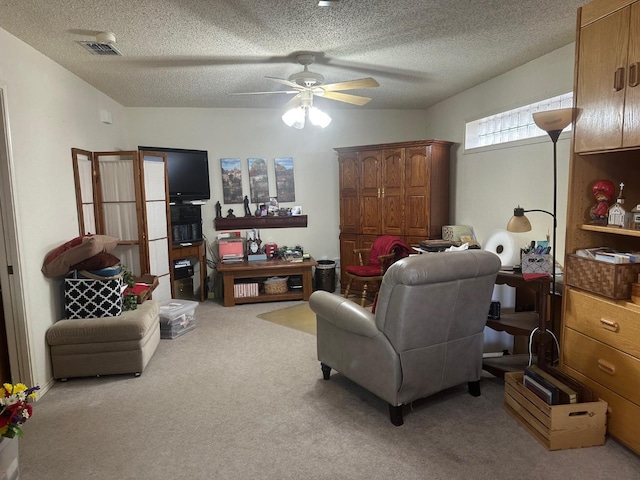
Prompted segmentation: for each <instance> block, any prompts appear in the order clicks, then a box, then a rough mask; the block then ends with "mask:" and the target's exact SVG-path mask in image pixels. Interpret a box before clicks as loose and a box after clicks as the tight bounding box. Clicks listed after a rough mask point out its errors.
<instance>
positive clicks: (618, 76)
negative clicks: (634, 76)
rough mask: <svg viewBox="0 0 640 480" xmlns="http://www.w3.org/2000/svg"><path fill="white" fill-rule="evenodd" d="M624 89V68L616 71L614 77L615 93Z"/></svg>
mask: <svg viewBox="0 0 640 480" xmlns="http://www.w3.org/2000/svg"><path fill="white" fill-rule="evenodd" d="M623 88H624V67H620V68H618V69H616V72H615V74H614V75H613V91H614V92H619V91H620V90H622V89H623Z"/></svg>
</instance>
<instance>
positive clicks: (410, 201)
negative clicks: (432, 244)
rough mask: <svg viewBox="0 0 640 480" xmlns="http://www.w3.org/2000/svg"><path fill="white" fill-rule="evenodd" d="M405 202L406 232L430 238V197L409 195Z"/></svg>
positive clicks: (424, 238)
mask: <svg viewBox="0 0 640 480" xmlns="http://www.w3.org/2000/svg"><path fill="white" fill-rule="evenodd" d="M406 198H407V200H406V202H405V216H404V221H405V232H406V234H407V235H412V236H419V237H422V240H426V239H427V238H429V209H428V207H427V206H428V205H429V197H428V196H427V195H409V196H407V197H406Z"/></svg>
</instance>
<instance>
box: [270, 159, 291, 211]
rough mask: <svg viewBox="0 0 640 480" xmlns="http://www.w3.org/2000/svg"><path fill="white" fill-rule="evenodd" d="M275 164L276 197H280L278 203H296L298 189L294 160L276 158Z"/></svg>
mask: <svg viewBox="0 0 640 480" xmlns="http://www.w3.org/2000/svg"><path fill="white" fill-rule="evenodd" d="M273 162H274V166H275V171H276V192H277V193H276V196H277V197H278V202H280V203H282V202H295V201H296V188H295V182H294V179H293V158H292V157H282V158H275V159H274V160H273Z"/></svg>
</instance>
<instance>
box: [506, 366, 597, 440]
mask: <svg viewBox="0 0 640 480" xmlns="http://www.w3.org/2000/svg"><path fill="white" fill-rule="evenodd" d="M523 376H524V372H506V373H505V375H504V380H505V384H504V386H505V390H504V409H505V410H506V411H507V413H509V414H510V415H511V416H512V417H513V418H515V419H516V420H517V421H518V423H520V425H522V426H523V427H524V428H525V429H526V430H527V431H529V433H531V435H533V436H534V437H535V438H536V439H537V440H538V441H539V442H540V443H541V444H542V445H543V446H544V447H546V448H547V449H548V450H563V449H567V448H580V447H591V446H595V445H604V440H605V434H606V430H607V402H604V401H602V400H598V401H597V402H586V403H572V404H568V405H548V404H547V403H545V402H544V401H543V400H541V399H540V398H538V397H537V396H536V395H535V394H534V393H533V392H532V391H531V390H529V389H528V388H527V387H525V386H524V385H523V384H522V377H523Z"/></svg>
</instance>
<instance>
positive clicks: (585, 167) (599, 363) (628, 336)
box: [561, 0, 640, 453]
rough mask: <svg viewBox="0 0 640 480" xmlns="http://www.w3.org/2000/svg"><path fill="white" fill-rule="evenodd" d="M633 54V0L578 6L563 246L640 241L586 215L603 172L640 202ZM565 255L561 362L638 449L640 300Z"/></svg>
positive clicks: (636, 9)
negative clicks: (609, 288) (616, 294)
mask: <svg viewBox="0 0 640 480" xmlns="http://www.w3.org/2000/svg"><path fill="white" fill-rule="evenodd" d="M639 62H640V1H638V0H636V1H633V0H595V1H592V2H591V3H589V4H587V5H585V6H584V7H582V8H580V9H579V10H578V31H577V41H576V69H575V82H574V96H575V97H574V102H575V106H576V107H577V108H578V109H579V111H578V114H577V117H576V122H575V126H574V133H573V154H572V156H571V160H570V166H569V190H568V209H567V231H566V252H567V254H572V253H575V252H576V250H578V249H582V248H593V247H600V246H609V247H612V248H615V249H617V250H619V251H640V231H638V230H629V229H622V228H618V227H609V226H598V225H592V224H590V216H589V210H590V208H591V207H593V206H594V204H595V201H594V199H593V196H592V194H591V187H592V186H593V184H594V183H595V182H596V181H598V180H601V179H608V180H611V181H612V182H613V183H614V185H616V194H617V193H618V192H617V189H618V188H619V187H618V185H619V184H620V183H621V182H624V185H625V186H624V194H625V197H626V199H627V203H626V205H625V207H626V208H627V209H628V210H631V209H632V208H633V207H634V206H635V205H637V204H638V203H640V111H639V109H640V86H639V83H640V63H639ZM565 265H566V269H565V284H567V285H565V291H564V295H563V329H562V341H561V368H562V369H563V370H564V371H566V372H567V373H569V374H570V375H571V376H573V377H575V378H577V379H579V380H581V381H582V382H584V383H585V384H587V385H588V386H589V387H591V388H593V389H594V390H595V391H596V392H597V394H598V396H599V397H600V398H601V399H603V400H605V401H606V402H607V403H608V405H609V413H608V420H607V423H608V425H607V430H608V433H609V434H610V435H611V436H613V437H615V438H616V439H618V440H619V441H620V442H622V443H623V444H625V445H626V446H628V447H629V448H631V449H632V450H634V451H635V452H637V453H640V382H639V381H638V379H640V305H636V304H633V303H631V300H630V299H627V298H619V299H613V298H609V297H611V295H609V297H607V296H605V295H603V294H599V293H596V291H597V288H594V287H593V283H591V286H590V285H589V283H590V282H589V281H588V280H589V276H585V274H584V273H579V272H578V271H577V270H578V268H577V265H576V263H575V262H567V261H565ZM591 267H592V268H599V267H597V265H592V266H591ZM581 275H582V277H581ZM581 278H582V280H581ZM593 278H595V276H592V277H591V279H593ZM570 279H573V280H570ZM636 281H637V280H636Z"/></svg>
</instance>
